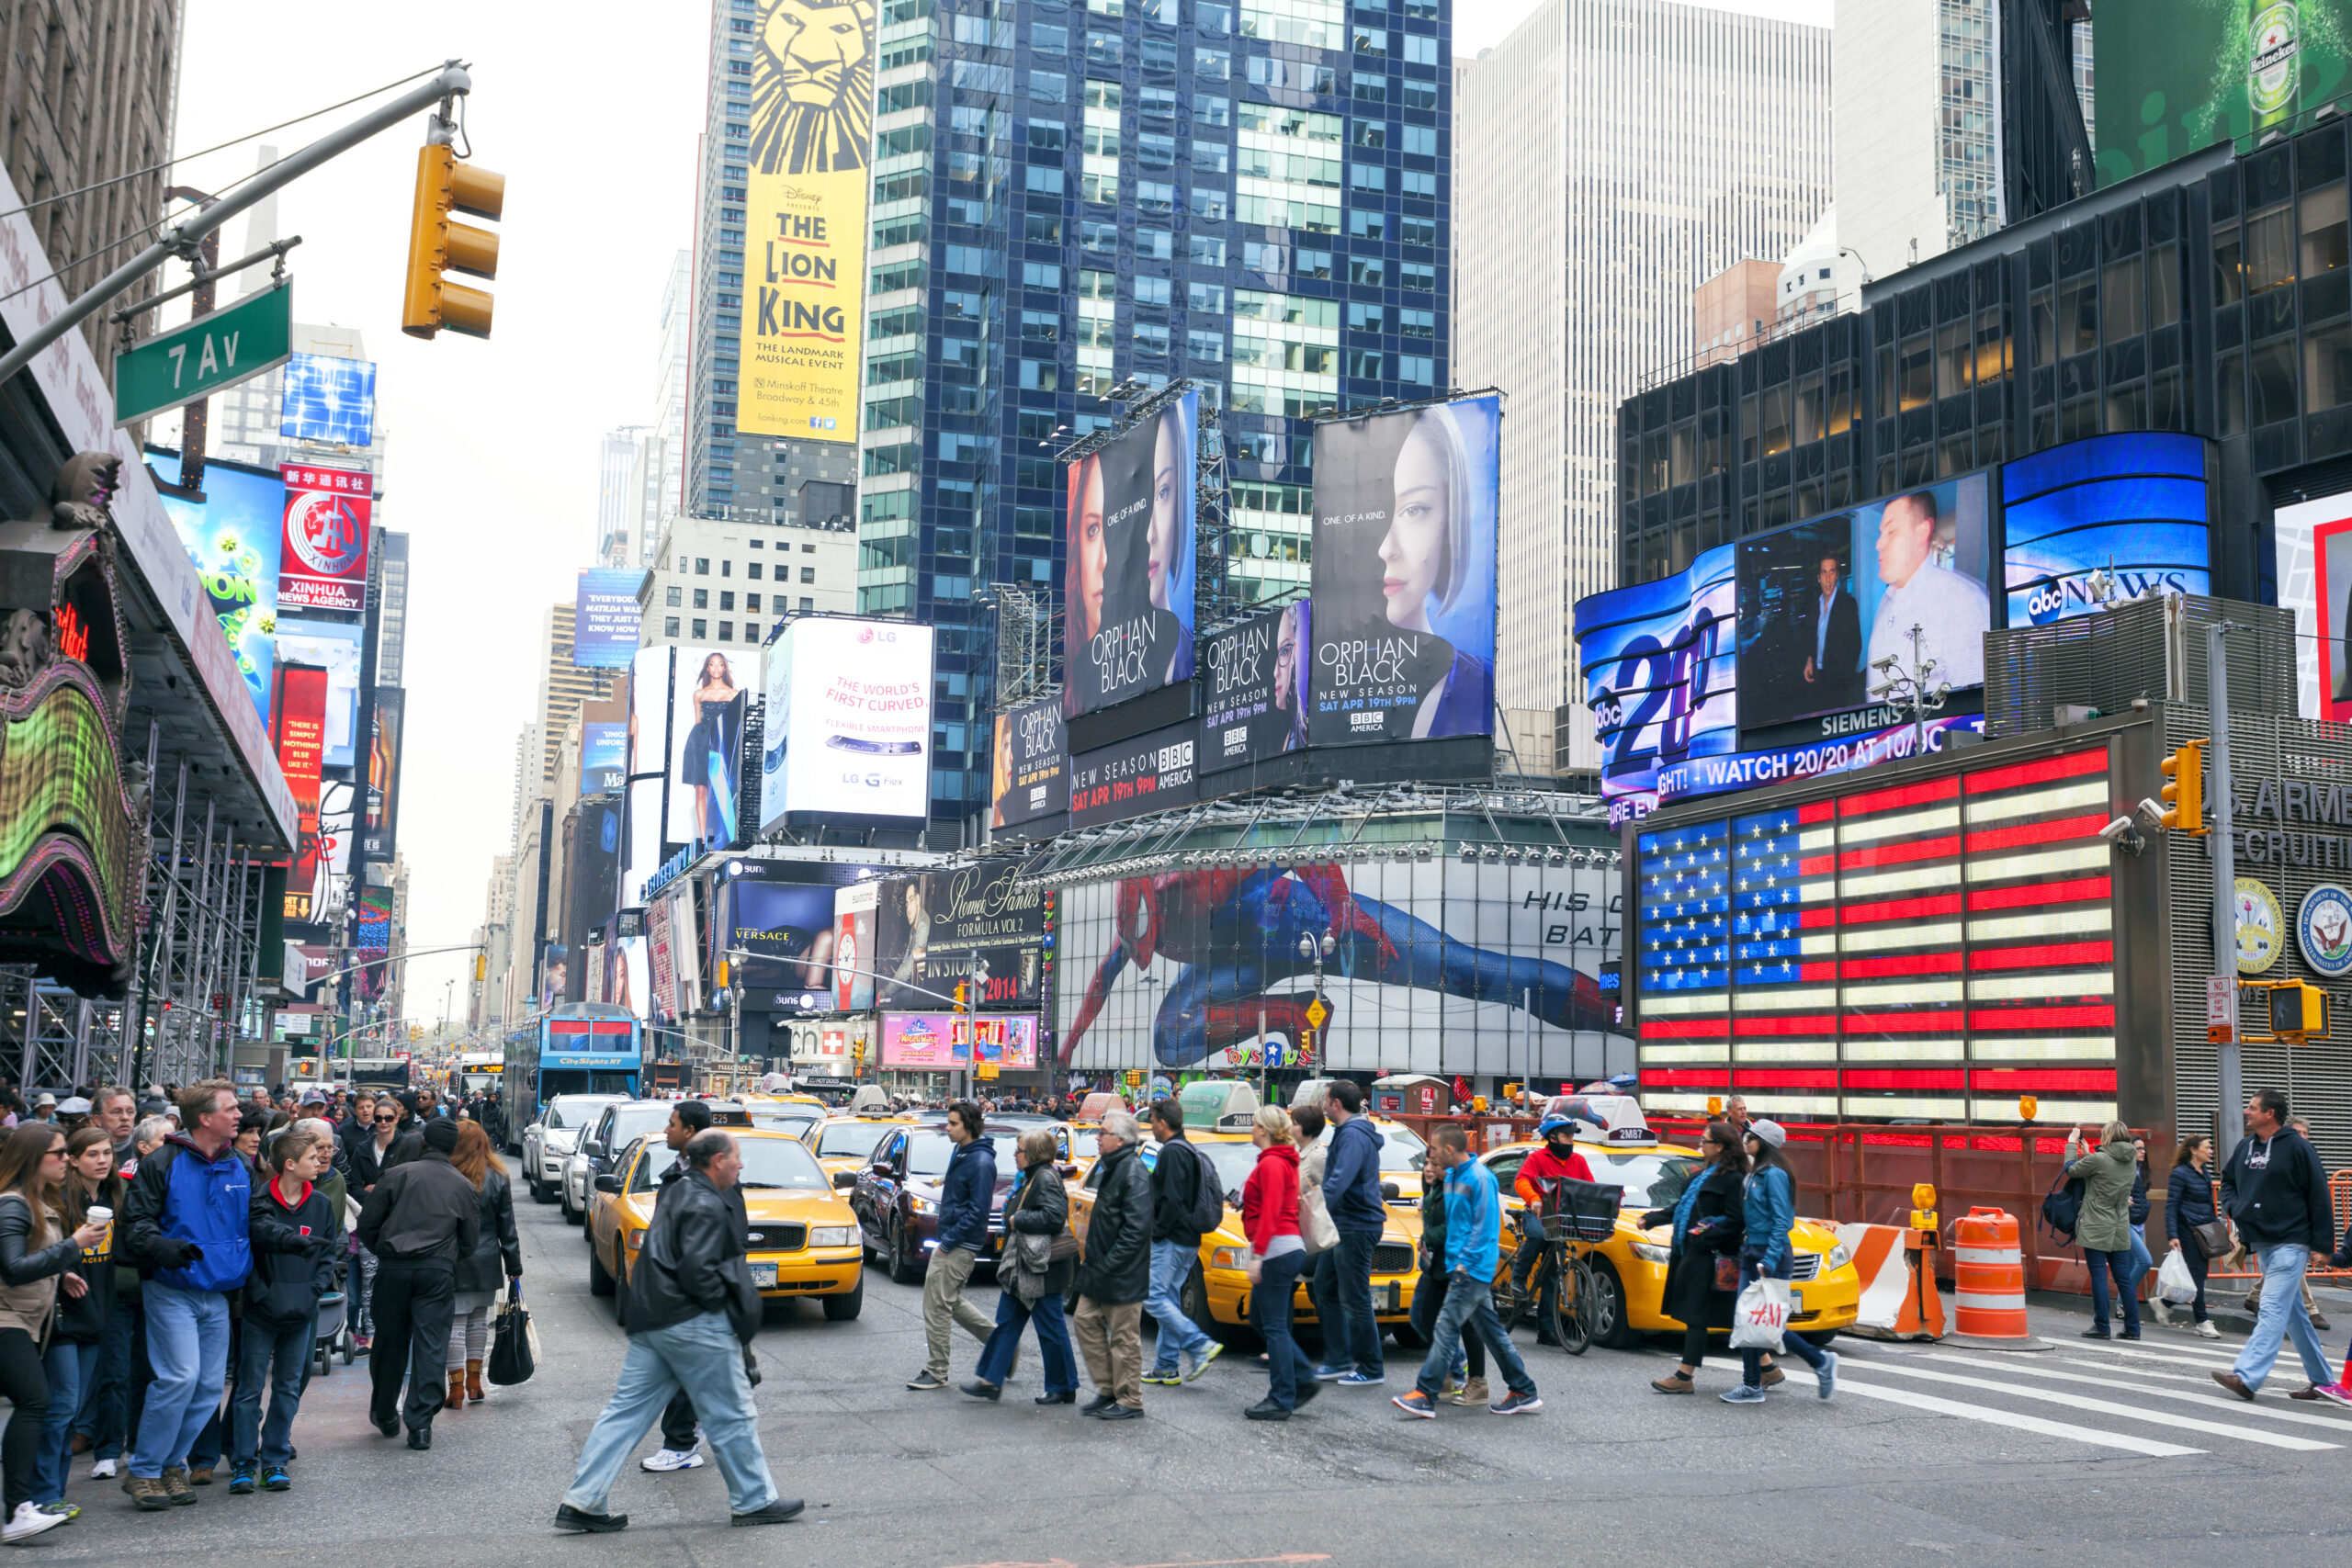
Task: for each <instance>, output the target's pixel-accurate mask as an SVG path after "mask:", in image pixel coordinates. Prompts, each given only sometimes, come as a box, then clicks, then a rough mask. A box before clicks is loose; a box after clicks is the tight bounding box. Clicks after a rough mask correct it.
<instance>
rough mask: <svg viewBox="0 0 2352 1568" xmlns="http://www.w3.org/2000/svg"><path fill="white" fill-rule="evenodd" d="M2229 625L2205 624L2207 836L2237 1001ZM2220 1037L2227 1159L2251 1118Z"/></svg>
mask: <svg viewBox="0 0 2352 1568" xmlns="http://www.w3.org/2000/svg"><path fill="white" fill-rule="evenodd" d="M2229 631H2230V623H2229V622H2227V621H2222V622H2218V623H2216V624H2215V625H2213V626H2208V627H2206V628H2205V705H2206V707H2205V713H2206V722H2207V724H2208V726H2209V727H2210V728H2211V734H2212V740H2213V745H2212V749H2211V753H2210V756H2209V759H2208V760H2209V761H2210V762H2211V766H2212V769H2213V778H2212V787H2211V789H2209V790H2207V791H2206V793H2207V794H2208V795H2211V797H2212V801H2213V833H2212V837H2211V839H2210V840H2207V841H2208V842H2210V843H2211V845H2212V846H2213V976H2214V978H2216V979H2221V980H2227V981H2228V982H2229V983H2230V986H2231V991H2232V1005H2233V1006H2235V993H2236V987H2237V977H2238V873H2237V864H2236V857H2235V854H2234V852H2233V850H2234V846H2233V844H2232V843H2231V841H2230V666H2229V644H2228V642H2227V640H2226V639H2227V637H2228V636H2229ZM2233 1035H2234V1031H2233ZM2216 1044H2217V1045H2218V1047H2219V1049H2220V1053H2221V1063H2220V1066H2221V1086H2220V1091H2219V1092H2220V1097H2221V1099H2220V1104H2219V1105H2218V1106H2217V1107H2216V1110H2217V1111H2218V1113H2219V1118H2220V1123H2221V1124H2220V1126H2219V1127H2218V1128H2217V1129H2216V1131H2218V1132H2219V1133H2220V1134H2221V1136H2220V1138H2219V1139H2217V1140H2216V1141H2217V1142H2218V1143H2219V1144H2220V1145H2221V1150H2222V1159H2224V1160H2227V1159H2228V1158H2229V1157H2230V1152H2231V1151H2232V1150H2233V1149H2235V1148H2236V1147H2237V1146H2238V1135H2239V1133H2240V1132H2241V1131H2242V1130H2243V1128H2244V1127H2245V1109H2244V1108H2245V1067H2244V1066H2243V1064H2242V1062H2241V1060H2240V1058H2239V1055H2238V1043H2237V1041H2236V1040H2235V1039H2234V1038H2232V1039H2230V1040H2228V1041H2221V1042H2216Z"/></svg>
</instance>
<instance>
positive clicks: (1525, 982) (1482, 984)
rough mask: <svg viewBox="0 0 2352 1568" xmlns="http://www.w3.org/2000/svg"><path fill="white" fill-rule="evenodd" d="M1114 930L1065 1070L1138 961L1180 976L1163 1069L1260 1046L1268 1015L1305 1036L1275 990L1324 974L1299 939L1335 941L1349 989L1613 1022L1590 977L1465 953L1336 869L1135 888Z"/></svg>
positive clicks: (1297, 1015)
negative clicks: (1358, 983) (1417, 993)
mask: <svg viewBox="0 0 2352 1568" xmlns="http://www.w3.org/2000/svg"><path fill="white" fill-rule="evenodd" d="M1118 920H1119V928H1118V929H1119V942H1118V945H1117V946H1115V947H1114V948H1113V949H1112V950H1111V952H1110V953H1108V954H1106V955H1105V956H1104V958H1103V964H1102V966H1101V967H1100V968H1098V969H1097V970H1096V971H1095V972H1094V978H1093V980H1092V982H1091V984H1089V985H1088V987H1087V989H1086V1000H1085V1002H1084V1003H1083V1004H1082V1005H1081V1006H1080V1008H1079V1010H1078V1017H1077V1019H1076V1020H1075V1021H1073V1022H1072V1023H1071V1025H1070V1028H1069V1033H1068V1034H1067V1035H1066V1036H1065V1037H1064V1038H1063V1041H1062V1047H1061V1059H1062V1060H1063V1062H1065V1063H1068V1062H1069V1060H1070V1059H1071V1057H1072V1055H1074V1054H1075V1053H1076V1051H1077V1048H1078V1043H1079V1041H1080V1038H1082V1037H1083V1036H1084V1035H1085V1033H1086V1031H1087V1028H1088V1026H1089V1025H1091V1023H1092V1022H1093V1021H1094V1020H1095V1017H1096V1015H1097V1014H1099V1013H1100V1012H1101V1011H1102V1010H1103V1004H1104V1003H1106V1002H1108V1001H1109V1000H1110V998H1111V988H1112V987H1113V986H1114V985H1115V984H1116V983H1117V981H1118V978H1119V972H1120V971H1121V970H1122V969H1125V967H1126V966H1127V964H1129V963H1133V964H1135V966H1136V969H1137V970H1138V971H1141V970H1146V969H1148V968H1149V967H1150V966H1151V963H1152V960H1153V959H1154V958H1156V957H1159V956H1160V955H1163V954H1164V955H1166V956H1167V957H1169V958H1172V959H1174V960H1175V961H1176V962H1177V963H1179V964H1182V965H1183V966H1184V967H1183V970H1182V973H1181V974H1179V975H1178V976H1177V977H1176V981H1175V983H1174V984H1173V985H1171V986H1170V987H1168V994H1167V996H1166V997H1164V998H1161V1001H1160V1004H1159V1015H1158V1017H1157V1018H1156V1019H1155V1020H1154V1021H1153V1023H1152V1032H1151V1033H1152V1054H1153V1055H1154V1056H1155V1057H1156V1058H1157V1059H1158V1060H1159V1065H1160V1066H1166V1067H1189V1066H1194V1065H1195V1064H1197V1063H1199V1062H1202V1061H1204V1060H1206V1059H1207V1057H1208V1055H1209V1053H1210V1052H1212V1051H1216V1050H1222V1049H1223V1048H1224V1047H1226V1046H1227V1045H1229V1044H1231V1043H1234V1042H1235V1041H1237V1040H1246V1039H1250V1038H1253V1037H1254V1036H1255V1035H1256V1034H1257V1032H1258V1021H1259V1019H1260V1017H1261V1015H1262V1016H1263V1018H1264V1020H1265V1024H1266V1027H1267V1028H1268V1029H1269V1030H1274V1029H1280V1030H1283V1031H1284V1032H1288V1033H1289V1035H1290V1037H1291V1038H1292V1039H1294V1040H1295V1039H1297V1038H1298V1037H1299V1034H1300V1032H1302V1031H1304V1030H1305V1029H1306V1000H1307V998H1302V997H1299V996H1296V995H1294V994H1284V995H1282V996H1269V995H1267V994H1266V993H1267V991H1268V989H1269V988H1270V987H1273V986H1275V985H1277V984H1279V983H1281V982H1282V981H1284V980H1288V979H1291V978H1294V977H1295V976H1300V975H1307V974H1312V973H1313V972H1314V968H1315V963H1314V960H1312V959H1309V958H1301V957H1300V956H1299V955H1298V941H1299V938H1300V937H1302V936H1306V937H1313V938H1316V939H1318V940H1319V939H1320V938H1322V937H1323V936H1325V935H1326V934H1328V935H1329V936H1330V937H1331V939H1332V940H1333V941H1334V942H1337V943H1338V944H1339V945H1338V947H1337V949H1336V951H1334V952H1333V953H1332V955H1331V957H1330V958H1329V960H1327V961H1326V964H1325V966H1326V967H1327V968H1328V969H1330V970H1331V971H1333V972H1334V973H1337V974H1340V975H1343V976H1349V977H1351V978H1353V979H1359V980H1370V981H1374V982H1375V983H1377V984H1380V985H1386V986H1409V987H1415V988H1417V989H1419V990H1425V991H1443V992H1446V993H1447V994H1449V995H1452V996H1457V997H1465V998H1470V999H1472V1000H1474V1001H1492V1002H1507V1003H1510V1004H1512V1005H1514V1006H1526V1007H1528V1008H1529V1010H1531V1011H1532V1012H1533V1013H1534V1014H1535V1016H1536V1017H1538V1018H1540V1019H1542V1020H1543V1021H1544V1022H1546V1023H1548V1024H1551V1025H1552V1026H1553V1027H1554V1028H1555V1029H1609V1028H1611V1027H1613V1026H1614V1023H1615V1020H1616V1010H1615V1008H1614V1007H1613V1006H1612V1005H1611V1002H1610V1001H1609V999H1608V998H1606V997H1605V996H1604V995H1603V994H1602V993H1601V990H1600V986H1599V984H1598V983H1597V982H1595V981H1594V980H1593V979H1592V977H1591V976H1587V975H1580V974H1578V973H1577V971H1575V970H1574V969H1571V968H1569V967H1568V966H1567V965H1566V964H1555V963H1553V962H1551V961H1550V960H1548V959H1542V958H1518V957H1511V956H1509V955H1507V954H1504V953H1488V952H1487V951H1485V950H1484V949H1482V948H1476V947H1472V946H1470V945H1469V944H1468V943H1466V942H1456V941H1455V940H1453V938H1452V937H1450V936H1447V935H1446V934H1445V933H1444V932H1443V931H1439V930H1438V929H1437V928H1436V927H1435V926H1432V925H1430V923H1429V922H1428V921H1426V920H1420V919H1414V918H1413V917H1412V916H1410V915H1408V914H1406V913H1405V912H1404V911H1403V910H1401V909H1397V908H1391V907H1389V906H1388V905H1386V904H1383V903H1381V902H1380V901H1378V900H1377V899H1373V898H1363V897H1357V896H1356V895H1354V894H1351V893H1350V892H1349V891H1348V884H1347V878H1346V876H1345V874H1342V873H1341V871H1340V868H1339V867H1338V866H1337V865H1329V864H1326V865H1305V866H1300V867H1298V868H1297V869H1296V870H1295V871H1273V870H1261V871H1179V872H1167V873H1163V874H1159V875H1157V876H1132V877H1125V878H1123V879H1122V880H1121V881H1120V883H1119V906H1118Z"/></svg>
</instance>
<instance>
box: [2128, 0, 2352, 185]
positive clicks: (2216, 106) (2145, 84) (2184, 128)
mask: <svg viewBox="0 0 2352 1568" xmlns="http://www.w3.org/2000/svg"><path fill="white" fill-rule="evenodd" d="M2113 10H2114V13H2115V15H2114V17H2113V18H2112V20H2110V19H2109V17H2108V16H2107V15H2106V14H2105V13H2104V12H2102V14H2101V15H2100V17H2099V18H2098V20H2099V25H2098V27H2095V28H2093V29H2092V32H2091V47H2092V51H2093V62H2092V65H2093V72H2092V79H2093V80H2094V81H2096V82H2097V83H2098V127H2097V132H2096V134H2097V137H2098V149H2097V152H2098V183H2099V184H2100V185H2102V186H2109V185H2113V184H2115V183H2116V182H2117V181H2118V180H2124V179H2129V178H2131V176H2132V175H2136V174H2139V173H2141V172H2143V170H2147V169H2153V168H2154V167H2156V166H2157V165H2158V164H2168V163H2170V162H2172V161H2173V160H2174V159H2175V158H2179V157H2183V156H2185V155H2187V154H2188V153H2190V152H2196V151H2198V150H2199V148H2202V147H2210V146H2211V145H2212V144H2213V143H2214V142H2216V141H2241V142H2246V141H2258V140H2260V139H2261V138H2262V137H2264V136H2266V135H2268V134H2270V133H2272V132H2273V131H2278V130H2285V129H2288V128H2290V127H2291V126H2292V125H2294V124H2295V123H2296V121H2297V119H2298V117H2300V116H2306V115H2309V114H2310V113H2311V112H2312V111H2314V110H2316V109H2317V108H2319V107H2320V106H2322V105H2324V104H2328V103H2333V102H2335V100H2336V99H2337V98H2339V97H2340V96H2343V95H2344V93H2345V92H2346V87H2347V85H2352V82H2348V79H2352V0H2133V3H2132V4H2131V6H2116V7H2113Z"/></svg>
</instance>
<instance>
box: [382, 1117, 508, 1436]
mask: <svg viewBox="0 0 2352 1568" xmlns="http://www.w3.org/2000/svg"><path fill="white" fill-rule="evenodd" d="M419 1143H420V1145H421V1147H422V1148H423V1150H424V1153H423V1154H422V1155H421V1156H419V1157H417V1158H416V1159H414V1160H413V1161H411V1162H410V1163H408V1164H406V1165H403V1166H400V1167H397V1168H391V1169H388V1170H386V1171H385V1172H384V1175H383V1179H381V1180H379V1181H378V1182H377V1183H376V1186H375V1189H374V1190H372V1191H370V1192H369V1193H368V1201H367V1204H366V1205H365V1206H364V1207H363V1208H361V1210H360V1211H359V1224H358V1226H357V1231H356V1234H357V1235H358V1237H359V1245H360V1246H362V1247H366V1248H367V1249H368V1251H370V1252H372V1253H374V1254H375V1255H376V1258H377V1260H378V1261H377V1270H376V1301H375V1312H376V1333H377V1337H378V1339H379V1341H380V1343H379V1344H378V1346H377V1347H376V1348H375V1349H374V1351H372V1352H371V1353H370V1355H369V1358H368V1377H369V1379H370V1380H371V1382H373V1385H374V1388H373V1395H374V1396H373V1398H372V1399H371V1400H370V1401H369V1404H368V1416H369V1418H370V1419H371V1420H373V1421H374V1422H375V1423H376V1429H377V1430H378V1431H379V1432H381V1433H383V1434H384V1436H386V1437H388V1438H390V1437H394V1436H397V1435H398V1434H399V1432H400V1429H401V1420H402V1419H403V1418H404V1419H405V1420H406V1422H407V1424H408V1446H409V1447H410V1448H413V1449H429V1448H431V1447H432V1446H433V1417H434V1416H435V1413H436V1412H438V1411H439V1410H440V1408H441V1386H442V1385H441V1366H442V1361H443V1359H445V1358H446V1357H447V1354H448V1348H449V1322H450V1318H451V1316H452V1315H453V1314H454V1312H455V1310H456V1306H457V1300H458V1294H457V1292H458V1284H457V1280H458V1272H457V1271H458V1258H464V1257H467V1256H468V1255H469V1254H470V1253H471V1252H472V1251H473V1249H474V1247H476V1246H477V1245H478V1244H479V1243H480V1242H481V1193H479V1192H477V1191H476V1190H474V1184H473V1183H472V1182H470V1181H468V1180H467V1179H465V1176H464V1175H463V1174H462V1173H461V1172H460V1171H459V1170H458V1168H457V1167H456V1166H454V1165H451V1164H450V1163H449V1151H450V1150H452V1149H454V1148H456V1147H457V1146H458V1124H457V1123H456V1122H447V1121H443V1122H435V1123H433V1124H431V1125H430V1126H428V1127H426V1129H425V1130H424V1136H423V1137H422V1138H421V1139H420V1140H419ZM395 1146H397V1145H395ZM403 1372H405V1373H407V1374H408V1400H407V1403H406V1404H405V1406H404V1407H403V1408H402V1409H401V1412H400V1415H399V1416H395V1415H394V1414H393V1409H394V1404H395V1402H396V1401H397V1400H398V1399H399V1396H400V1392H401V1373H403Z"/></svg>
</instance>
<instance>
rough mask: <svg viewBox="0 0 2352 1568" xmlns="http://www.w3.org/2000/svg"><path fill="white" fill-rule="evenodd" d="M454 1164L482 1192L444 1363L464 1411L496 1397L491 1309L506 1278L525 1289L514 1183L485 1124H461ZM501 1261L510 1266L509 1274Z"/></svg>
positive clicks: (452, 1396) (461, 1266) (454, 1398)
mask: <svg viewBox="0 0 2352 1568" xmlns="http://www.w3.org/2000/svg"><path fill="white" fill-rule="evenodd" d="M449 1163H450V1164H451V1165H454V1166H456V1167H457V1168H458V1171H459V1172H460V1173H461V1174H462V1175H463V1176H464V1177H465V1179H467V1180H468V1181H470V1182H472V1183H473V1184H474V1188H475V1190H477V1191H479V1192H480V1193H481V1241H480V1242H478V1243H476V1244H475V1246H474V1249H473V1251H472V1252H471V1253H470V1254H469V1255H468V1256H466V1257H464V1258H458V1299H457V1303H456V1312H455V1314H454V1315H453V1316H451V1318H450V1319H449V1350H448V1355H447V1359H445V1360H444V1362H443V1366H444V1368H445V1369H446V1370H447V1372H448V1374H449V1397H448V1405H449V1408H450V1409H452V1410H459V1409H463V1408H464V1407H465V1404H466V1401H467V1400H469V1399H471V1400H472V1401H473V1402H474V1403H475V1404H481V1402H482V1401H483V1400H485V1399H487V1398H489V1397H490V1394H489V1392H488V1391H487V1390H485V1389H484V1388H483V1387H482V1382H481V1363H482V1358H483V1357H485V1356H487V1355H488V1354H489V1353H490V1309H491V1306H492V1303H495V1302H496V1301H497V1300H498V1286H499V1281H500V1280H501V1279H502V1278H503V1279H504V1280H509V1281H511V1285H510V1289H511V1290H512V1292H515V1294H520V1293H521V1292H522V1289H523V1244H522V1241H521V1239H520V1238H519V1237H518V1236H516V1235H515V1188H514V1185H513V1183H511V1182H509V1181H508V1180H507V1179H506V1166H505V1164H504V1162H503V1161H502V1160H500V1159H499V1157H498V1151H497V1150H496V1149H494V1148H492V1146H491V1143H490V1134H488V1133H485V1132H483V1131H482V1126H481V1122H474V1121H461V1122H458V1146H457V1147H456V1148H455V1149H453V1150H452V1151H450V1154H449ZM501 1263H503V1264H504V1265H505V1272H504V1274H503V1275H501V1273H500V1272H499V1265H500V1264H501Z"/></svg>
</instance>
